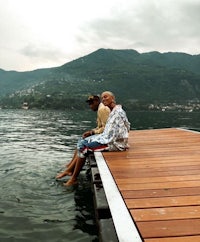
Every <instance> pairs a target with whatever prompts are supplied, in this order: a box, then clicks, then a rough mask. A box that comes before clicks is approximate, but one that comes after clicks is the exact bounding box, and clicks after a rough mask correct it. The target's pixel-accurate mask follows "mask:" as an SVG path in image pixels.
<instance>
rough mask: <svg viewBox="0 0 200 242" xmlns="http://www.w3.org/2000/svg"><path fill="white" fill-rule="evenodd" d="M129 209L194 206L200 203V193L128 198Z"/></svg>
mask: <svg viewBox="0 0 200 242" xmlns="http://www.w3.org/2000/svg"><path fill="white" fill-rule="evenodd" d="M126 205H127V207H128V208H129V209H133V208H134V209H136V208H159V207H172V206H177V207H178V206H194V205H200V195H198V196H180V197H178V196H174V197H158V198H148V199H146V198H141V199H126Z"/></svg>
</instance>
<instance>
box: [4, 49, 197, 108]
mask: <svg viewBox="0 0 200 242" xmlns="http://www.w3.org/2000/svg"><path fill="white" fill-rule="evenodd" d="M199 66H200V55H189V54H186V53H172V52H169V53H159V52H156V51H155V52H149V53H142V54H141V53H138V52H137V51H135V50H113V49H99V50H97V51H95V52H93V53H90V54H88V55H86V56H83V57H81V58H79V59H76V60H74V61H71V62H68V63H66V64H64V65H62V66H60V67H53V68H48V69H39V70H34V71H29V72H16V71H4V70H2V69H0V98H1V106H3V107H4V106H5V105H7V106H9V107H20V105H21V103H22V102H24V101H27V102H29V104H30V106H31V107H37V108H40V107H42V108H59V107H63V108H70V107H72V106H73V107H74V108H80V107H81V105H82V104H83V100H84V99H85V98H86V96H87V95H88V94H92V93H94V94H96V93H97V94H100V93H101V92H102V91H104V90H111V91H113V92H114V93H115V94H116V97H117V100H118V101H119V102H122V103H124V104H125V105H131V104H133V103H169V102H179V103H185V102H187V101H188V100H196V101H199V100H200V68H199Z"/></svg>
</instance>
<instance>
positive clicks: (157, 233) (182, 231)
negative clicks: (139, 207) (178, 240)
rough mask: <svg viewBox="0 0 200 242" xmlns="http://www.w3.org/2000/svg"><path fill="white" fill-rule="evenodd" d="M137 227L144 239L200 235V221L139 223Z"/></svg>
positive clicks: (183, 220)
mask: <svg viewBox="0 0 200 242" xmlns="http://www.w3.org/2000/svg"><path fill="white" fill-rule="evenodd" d="M137 226H138V228H139V231H140V232H141V234H142V236H143V238H144V239H147V238H160V237H175V236H191V235H198V236H199V235H200V234H199V232H200V231H199V228H200V219H182V220H180V219H179V220H166V221H146V222H137ZM191 242H193V241H191Z"/></svg>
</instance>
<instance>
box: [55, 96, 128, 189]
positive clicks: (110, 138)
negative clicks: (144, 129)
mask: <svg viewBox="0 0 200 242" xmlns="http://www.w3.org/2000/svg"><path fill="white" fill-rule="evenodd" d="M101 102H102V103H103V105H105V106H106V107H108V108H109V109H110V114H109V116H108V119H107V122H106V124H105V128H103V132H102V133H97V134H95V132H94V134H93V132H91V134H92V135H90V136H87V137H83V138H81V139H80V140H79V141H78V143H77V149H76V151H75V153H74V156H73V158H72V160H71V162H70V163H69V165H68V166H67V169H66V170H65V171H64V172H62V173H60V174H58V175H57V176H56V178H57V179H59V178H62V177H64V176H66V175H68V176H71V178H70V179H69V180H68V181H67V182H66V183H64V185H65V186H71V185H75V184H77V178H78V175H79V173H80V171H81V169H82V167H83V166H84V164H85V161H86V158H87V156H88V154H89V153H91V152H95V151H124V150H126V149H127V148H128V133H129V130H130V123H129V121H128V118H127V116H126V113H125V111H124V110H123V109H122V106H121V105H119V104H116V101H115V96H114V94H113V93H112V92H110V91H105V92H103V93H102V94H101Z"/></svg>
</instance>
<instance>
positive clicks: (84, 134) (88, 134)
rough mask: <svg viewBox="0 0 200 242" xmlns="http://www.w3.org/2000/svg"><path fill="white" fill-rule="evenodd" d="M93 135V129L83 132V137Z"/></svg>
mask: <svg viewBox="0 0 200 242" xmlns="http://www.w3.org/2000/svg"><path fill="white" fill-rule="evenodd" d="M91 135H93V131H92V130H89V131H86V132H85V133H83V134H82V137H83V139H84V138H86V137H88V136H91Z"/></svg>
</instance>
